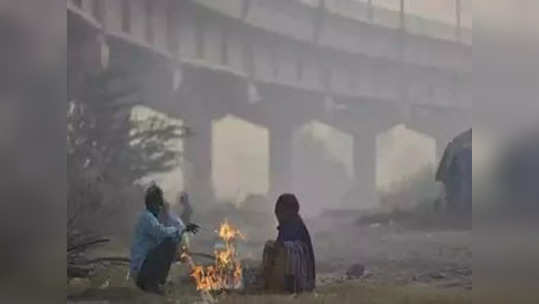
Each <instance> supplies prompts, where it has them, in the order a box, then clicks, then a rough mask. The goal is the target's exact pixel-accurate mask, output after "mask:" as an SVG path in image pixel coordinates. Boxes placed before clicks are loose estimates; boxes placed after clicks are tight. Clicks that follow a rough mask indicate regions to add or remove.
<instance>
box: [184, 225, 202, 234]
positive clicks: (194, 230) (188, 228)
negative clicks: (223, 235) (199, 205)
mask: <svg viewBox="0 0 539 304" xmlns="http://www.w3.org/2000/svg"><path fill="white" fill-rule="evenodd" d="M199 229H200V226H199V225H197V224H193V223H189V224H187V226H186V227H185V231H187V232H192V233H197V232H198V230H199Z"/></svg>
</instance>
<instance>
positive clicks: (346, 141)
mask: <svg viewBox="0 0 539 304" xmlns="http://www.w3.org/2000/svg"><path fill="white" fill-rule="evenodd" d="M153 115H157V116H160V117H163V118H166V119H168V120H169V121H170V122H171V123H180V124H181V121H179V120H174V119H170V118H167V116H166V115H164V114H161V113H158V112H155V111H153V110H151V109H148V108H145V107H135V108H134V110H133V116H132V118H133V119H136V120H144V119H145V118H146V117H148V116H153ZM300 134H302V135H303V136H312V137H314V138H316V139H318V140H320V141H321V142H323V143H324V144H325V145H326V148H327V151H328V152H329V155H331V156H332V157H333V158H334V159H335V160H336V161H337V162H340V163H342V164H343V165H344V166H345V167H346V170H347V174H348V176H349V177H353V175H354V160H353V144H354V142H353V137H352V136H350V135H349V134H346V133H343V132H341V131H339V130H337V129H335V128H332V127H330V126H327V125H325V124H322V123H318V122H311V123H308V124H306V125H305V126H303V127H302V128H300V129H299V130H297V131H296V134H295V136H297V135H300ZM212 137H213V138H212V158H213V159H212V167H213V168H212V169H213V170H212V178H213V183H214V189H215V191H216V195H217V197H218V198H219V199H220V200H227V201H232V202H239V201H241V200H243V199H244V198H245V196H246V195H248V194H251V193H257V194H265V193H266V192H267V191H268V188H269V181H268V177H269V134H268V131H267V130H266V129H265V128H263V127H261V126H257V125H254V124H251V123H248V122H246V121H244V120H241V119H238V118H236V117H234V116H231V115H229V116H226V117H224V118H223V119H221V120H218V121H215V122H214V124H213V131H212ZM171 147H172V148H174V149H177V150H178V151H181V150H182V148H183V146H182V143H181V141H178V142H176V143H171ZM377 150H378V151H377V153H378V156H377V175H376V182H377V185H378V187H379V188H385V187H387V186H389V185H390V184H391V183H393V182H396V181H398V180H400V179H402V178H405V177H406V176H409V175H411V174H413V173H414V172H416V171H417V170H418V169H420V168H422V167H424V166H425V165H428V164H433V163H434V161H435V160H434V153H435V145H434V141H433V140H432V139H430V138H428V137H426V136H424V135H422V134H420V133H417V132H414V131H411V130H408V129H407V128H406V127H405V126H403V125H398V126H395V127H394V128H391V129H389V130H387V131H386V132H384V133H382V134H379V136H378V140H377ZM292 157H301V156H300V155H296V156H292ZM182 166H183V169H182V168H180V167H179V166H178V168H177V169H175V170H173V171H171V172H168V173H160V174H153V175H151V176H147V177H146V178H144V179H143V182H148V181H150V180H154V181H156V182H157V183H159V184H160V185H161V186H162V187H163V189H164V192H165V196H166V198H167V199H168V200H169V201H171V202H175V200H176V196H177V194H178V193H179V191H181V190H182V189H183V172H184V171H185V172H189V170H192V169H194V168H192V167H191V166H190V165H189V163H187V162H183V164H182Z"/></svg>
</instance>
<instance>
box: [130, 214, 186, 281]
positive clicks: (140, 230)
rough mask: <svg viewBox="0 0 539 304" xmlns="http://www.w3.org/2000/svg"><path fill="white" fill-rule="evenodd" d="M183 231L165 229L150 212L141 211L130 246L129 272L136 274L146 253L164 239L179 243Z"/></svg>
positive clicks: (174, 228)
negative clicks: (171, 239)
mask: <svg viewBox="0 0 539 304" xmlns="http://www.w3.org/2000/svg"><path fill="white" fill-rule="evenodd" d="M180 229H181V230H180ZM183 230H184V228H183V227H181V226H180V227H174V226H169V227H166V226H164V225H163V224H161V223H160V222H159V220H158V219H157V218H156V217H155V216H154V215H153V214H152V213H151V212H150V211H148V210H144V211H142V212H141V213H140V214H139V216H138V220H137V224H136V225H135V232H134V235H133V241H132V244H131V262H130V265H129V268H130V270H131V272H132V273H134V274H136V273H138V272H139V271H140V268H141V267H142V263H144V260H145V259H146V256H147V255H148V252H150V250H152V249H153V248H155V247H157V245H159V244H160V243H161V242H162V241H163V240H164V239H166V238H173V239H174V240H175V241H176V242H178V243H179V242H180V239H181V234H182V233H183Z"/></svg>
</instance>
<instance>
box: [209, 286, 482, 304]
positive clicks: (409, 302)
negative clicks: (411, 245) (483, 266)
mask: <svg viewBox="0 0 539 304" xmlns="http://www.w3.org/2000/svg"><path fill="white" fill-rule="evenodd" d="M219 303H222V304H233V303H234V304H270V303H275V304H278V303H279V304H280V303H283V304H286V303H291V304H293V303H295V304H310V303H312V304H322V303H342V304H361V303H365V304H427V303H429V304H431V303H432V304H464V303H472V296H471V292H470V291H463V290H450V289H438V288H433V287H427V286H424V287H419V286H417V287H416V286H414V287H412V286H408V287H393V286H375V285H365V284H363V283H359V282H348V283H343V284H339V285H333V286H328V287H324V288H321V289H320V290H318V291H317V292H316V293H313V294H305V295H300V296H297V297H294V296H289V295H250V296H230V297H227V298H225V299H223V300H222V301H221V302H219Z"/></svg>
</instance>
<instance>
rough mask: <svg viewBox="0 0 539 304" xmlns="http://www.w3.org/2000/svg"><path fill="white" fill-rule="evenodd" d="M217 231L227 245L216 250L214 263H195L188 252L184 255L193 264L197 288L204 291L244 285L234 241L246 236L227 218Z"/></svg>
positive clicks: (192, 275)
mask: <svg viewBox="0 0 539 304" xmlns="http://www.w3.org/2000/svg"><path fill="white" fill-rule="evenodd" d="M216 232H217V233H218V234H219V237H220V238H221V239H222V240H223V241H224V242H225V247H224V248H223V249H216V250H215V262H214V265H209V266H201V265H195V264H194V262H193V260H192V259H191V258H190V257H189V256H188V254H186V253H185V252H184V254H183V255H182V257H183V258H185V259H186V260H187V262H188V263H189V264H190V265H191V268H192V271H191V277H192V278H193V279H194V280H195V283H196V288H197V290H199V291H202V292H209V291H216V290H224V289H239V288H241V287H242V280H243V275H242V268H241V264H240V262H239V261H238V260H237V255H236V248H235V246H234V241H235V240H237V239H238V238H241V239H244V238H245V236H244V235H243V234H242V233H241V232H240V231H239V230H238V229H237V228H235V227H233V226H231V225H230V224H229V223H228V221H227V220H226V219H225V221H224V222H223V223H222V224H221V227H220V228H219V231H216Z"/></svg>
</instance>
